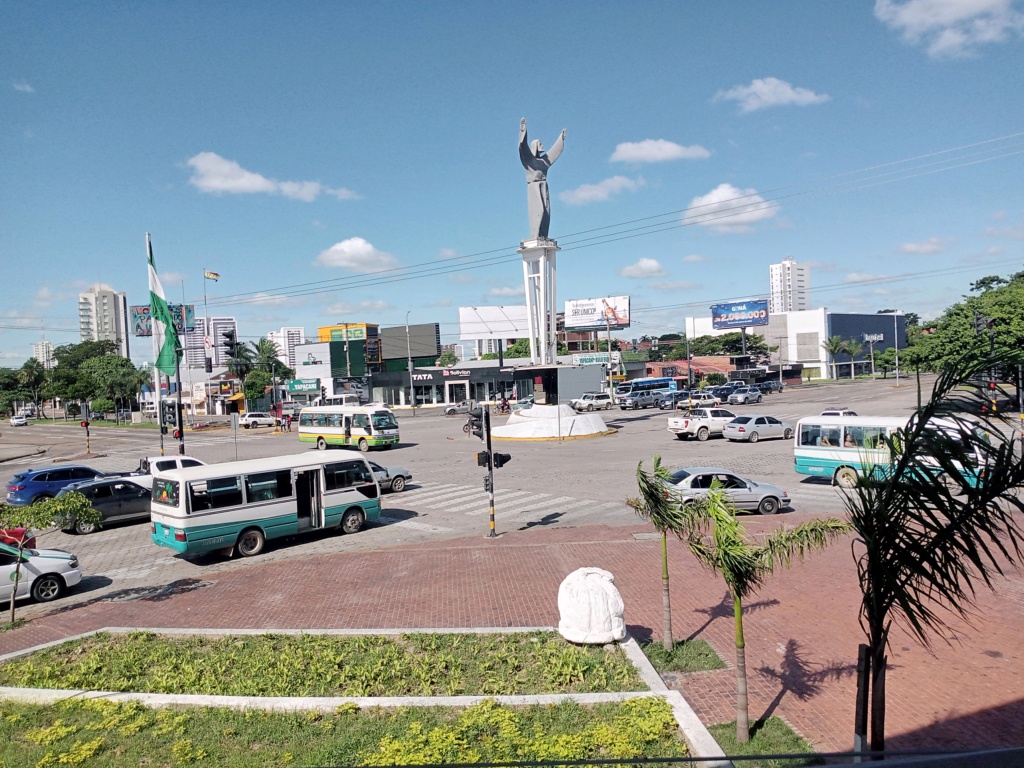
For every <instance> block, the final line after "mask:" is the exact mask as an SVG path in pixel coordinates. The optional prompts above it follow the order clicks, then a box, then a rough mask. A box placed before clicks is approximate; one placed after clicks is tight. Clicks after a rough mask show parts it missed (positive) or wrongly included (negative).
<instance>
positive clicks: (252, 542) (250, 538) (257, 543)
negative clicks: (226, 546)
mask: <svg viewBox="0 0 1024 768" xmlns="http://www.w3.org/2000/svg"><path fill="white" fill-rule="evenodd" d="M266 543H267V539H266V537H265V536H264V535H263V531H261V530H260V529H259V528H250V529H249V530H247V531H242V535H241V536H239V537H238V554H240V555H241V556H242V557H255V556H256V555H258V554H259V553H260V552H262V551H263V547H264V545H265V544H266Z"/></svg>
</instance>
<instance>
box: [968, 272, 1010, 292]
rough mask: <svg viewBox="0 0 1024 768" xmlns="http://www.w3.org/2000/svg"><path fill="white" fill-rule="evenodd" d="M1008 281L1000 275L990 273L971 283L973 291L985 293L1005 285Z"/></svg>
mask: <svg viewBox="0 0 1024 768" xmlns="http://www.w3.org/2000/svg"><path fill="white" fill-rule="evenodd" d="M1008 282H1009V281H1008V280H1005V279H1003V278H1001V277H999V275H988V276H987V277H983V278H981V279H980V280H975V281H974V282H973V283H971V293H985V292H986V291H991V290H992V289H993V288H999V287H1001V286H1004V285H1006V284H1007V283H1008Z"/></svg>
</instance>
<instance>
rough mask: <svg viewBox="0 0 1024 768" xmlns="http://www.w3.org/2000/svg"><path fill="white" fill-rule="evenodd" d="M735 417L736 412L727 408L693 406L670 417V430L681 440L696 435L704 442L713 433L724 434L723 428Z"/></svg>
mask: <svg viewBox="0 0 1024 768" xmlns="http://www.w3.org/2000/svg"><path fill="white" fill-rule="evenodd" d="M735 418H736V414H735V413H733V412H732V411H727V410H725V408H693V409H691V410H689V411H680V412H679V415H678V416H672V417H670V418H669V420H668V431H669V432H671V433H672V434H674V435H675V436H676V438H677V439H679V440H685V439H688V438H691V437H696V438H697V439H698V440H700V441H701V442H703V441H705V440H707V439H708V438H709V437H711V436H712V435H720V434H722V428H723V427H724V426H725V425H726V424H728V423H729V422H730V421H732V420H733V419H735Z"/></svg>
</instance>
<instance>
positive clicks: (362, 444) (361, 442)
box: [359, 437, 370, 453]
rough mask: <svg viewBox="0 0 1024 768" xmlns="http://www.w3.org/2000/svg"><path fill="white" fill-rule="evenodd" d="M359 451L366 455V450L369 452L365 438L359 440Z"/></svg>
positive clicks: (368, 445)
mask: <svg viewBox="0 0 1024 768" xmlns="http://www.w3.org/2000/svg"><path fill="white" fill-rule="evenodd" d="M359 450H360V451H362V452H363V453H366V452H367V451H368V450H370V444H369V443H368V442H366V438H365V437H361V438H359Z"/></svg>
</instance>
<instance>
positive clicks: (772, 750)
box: [708, 717, 824, 768]
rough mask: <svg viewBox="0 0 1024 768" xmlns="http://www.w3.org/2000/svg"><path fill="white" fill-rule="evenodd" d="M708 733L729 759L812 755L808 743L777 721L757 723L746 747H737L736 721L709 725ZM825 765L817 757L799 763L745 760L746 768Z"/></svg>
mask: <svg viewBox="0 0 1024 768" xmlns="http://www.w3.org/2000/svg"><path fill="white" fill-rule="evenodd" d="M708 730H709V731H711V735H712V736H714V737H715V741H717V742H718V745H719V746H720V747H721V748H722V751H724V752H725V754H727V755H792V754H798V753H812V752H814V748H813V747H812V746H811V745H810V743H809V742H808V741H806V740H805V739H802V738H801V737H800V736H798V735H797V734H795V733H794V732H793V729H792V728H790V727H789V726H788V725H786V723H785V722H784V721H783V720H782V719H781V718H778V717H769V718H768V719H767V720H758V721H757V722H755V723H751V726H750V741H748V742H747V743H746V744H737V743H736V721H735V720H734V721H733V722H731V723H720V724H719V725H710V726H708ZM823 762H824V761H823V760H822V759H821V758H818V757H808V758H806V759H798V760H743V761H742V763H741V764H742V765H743V766H744V768H746V767H747V766H750V768H759V767H760V768H776V766H787V765H821V764H822V763H823Z"/></svg>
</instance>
